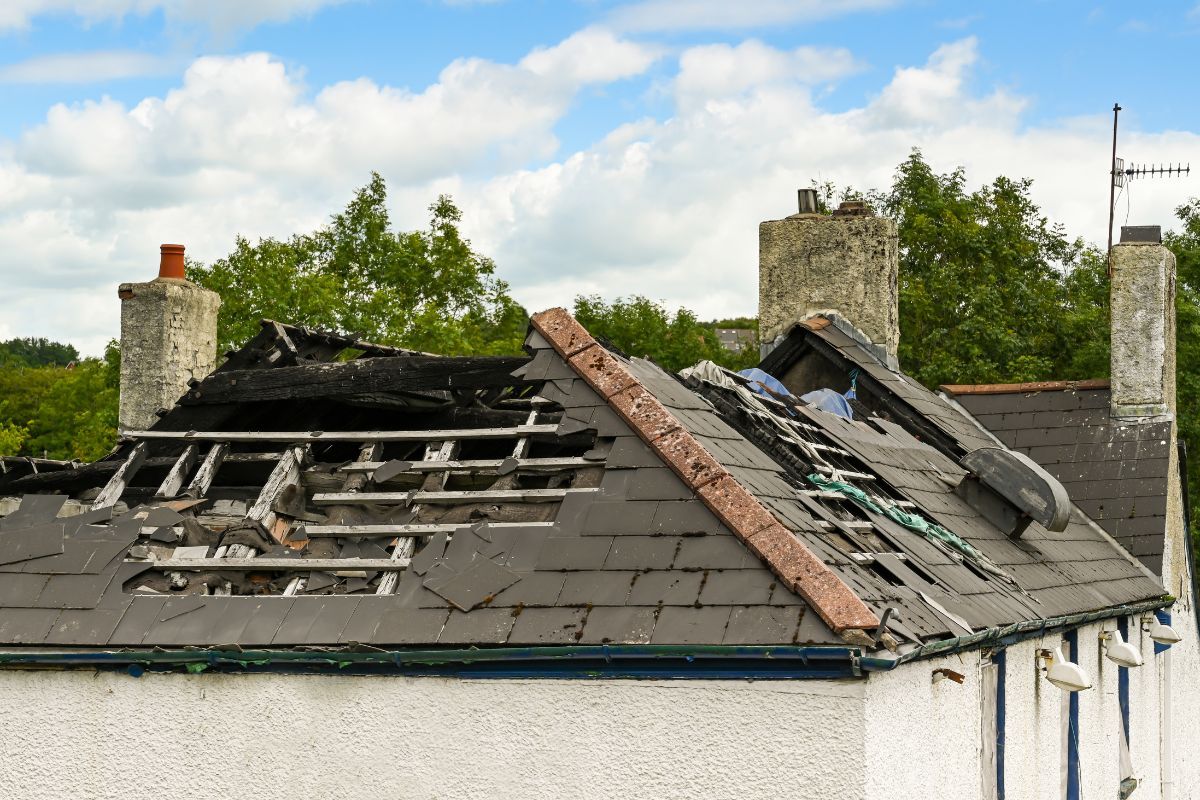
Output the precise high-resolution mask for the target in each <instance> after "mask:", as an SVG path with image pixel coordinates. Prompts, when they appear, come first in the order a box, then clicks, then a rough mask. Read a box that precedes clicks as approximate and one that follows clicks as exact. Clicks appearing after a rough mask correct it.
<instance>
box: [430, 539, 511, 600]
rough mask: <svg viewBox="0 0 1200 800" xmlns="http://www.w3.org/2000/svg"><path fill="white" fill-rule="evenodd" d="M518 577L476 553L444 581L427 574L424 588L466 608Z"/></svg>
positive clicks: (492, 595) (506, 586)
mask: <svg viewBox="0 0 1200 800" xmlns="http://www.w3.org/2000/svg"><path fill="white" fill-rule="evenodd" d="M455 538H457V537H455ZM432 575H433V570H430V572H429V576H432ZM519 580H521V576H520V575H519V574H517V573H515V572H513V571H512V570H510V569H508V568H507V567H502V566H500V565H499V564H497V563H496V562H494V561H492V560H491V559H488V558H484V557H483V556H480V555H479V554H476V555H475V556H474V558H473V559H472V561H471V563H470V565H468V566H467V568H466V569H464V570H463V571H462V572H459V573H458V574H456V575H452V576H450V577H449V578H447V579H445V580H441V579H436V580H435V579H433V578H432V577H428V576H427V577H426V579H425V588H426V589H429V590H430V591H432V592H433V593H434V594H437V595H439V596H441V597H444V598H445V599H446V600H448V601H449V602H450V603H451V604H452V605H454V606H456V607H457V608H459V609H460V610H462V611H470V610H471V609H472V608H474V607H475V606H477V605H480V604H481V603H484V602H486V601H488V600H489V599H490V598H492V597H494V596H495V595H496V593H497V592H499V591H501V590H502V589H507V588H508V587H509V586H512V585H513V584H514V583H516V582H517V581H519Z"/></svg>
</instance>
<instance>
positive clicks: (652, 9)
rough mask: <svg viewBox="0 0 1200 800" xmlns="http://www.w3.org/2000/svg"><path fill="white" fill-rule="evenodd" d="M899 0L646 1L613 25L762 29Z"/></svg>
mask: <svg viewBox="0 0 1200 800" xmlns="http://www.w3.org/2000/svg"><path fill="white" fill-rule="evenodd" d="M898 2H899V0H841V2H837V3H831V2H828V0H754V2H740V3H739V2H730V0H642V2H637V3H630V4H628V5H624V6H620V7H618V8H617V9H615V10H614V11H613V13H612V14H611V16H610V18H609V22H610V23H611V24H612V25H613V26H614V27H616V28H618V29H621V30H634V31H671V30H711V29H725V30H728V29H731V28H732V29H745V28H762V27H766V26H769V25H784V24H789V23H799V22H814V21H816V20H822V19H828V18H830V17H838V16H842V15H845V14H852V13H855V12H858V11H873V10H877V9H882V8H887V7H889V6H894V5H897V3H898Z"/></svg>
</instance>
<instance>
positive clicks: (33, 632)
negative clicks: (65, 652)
mask: <svg viewBox="0 0 1200 800" xmlns="http://www.w3.org/2000/svg"><path fill="white" fill-rule="evenodd" d="M58 615H59V611H58V609H52V608H0V642H3V643H5V644H41V643H42V642H43V641H44V640H45V639H46V636H47V634H49V633H50V629H51V628H52V627H53V626H54V622H55V620H57V619H58Z"/></svg>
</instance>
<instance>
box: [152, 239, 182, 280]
mask: <svg viewBox="0 0 1200 800" xmlns="http://www.w3.org/2000/svg"><path fill="white" fill-rule="evenodd" d="M158 251H159V262H158V277H160V278H175V279H177V280H183V245H181V244H164V245H162V246H161V247H159V248H158Z"/></svg>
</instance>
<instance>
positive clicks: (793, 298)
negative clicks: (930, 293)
mask: <svg viewBox="0 0 1200 800" xmlns="http://www.w3.org/2000/svg"><path fill="white" fill-rule="evenodd" d="M811 191H812V190H808V189H802V190H800V211H801V213H799V214H793V215H792V216H790V217H787V218H786V219H779V220H769V221H767V222H763V223H760V224H759V226H758V324H759V340H760V341H762V342H763V343H764V348H765V349H766V350H768V351H769V350H770V349H771V348H772V347H774V345H775V344H776V343H777V340H778V339H779V337H781V336H783V335H785V334H786V333H787V332H788V331H789V330H790V329H791V328H792V326H793V325H795V324H796V323H797V322H802V321H803V320H805V319H808V318H809V317H811V316H813V315H814V314H819V313H821V312H828V311H836V312H837V313H839V314H840V315H841V316H842V317H844V318H845V319H846V320H848V321H849V322H850V323H851V324H853V325H854V326H855V327H856V328H858V329H859V330H860V331H862V332H863V333H864V334H866V336H867V337H868V338H869V339H870V340H871V342H872V343H873V344H875V345H876V346H878V347H879V348H880V350H881V354H883V355H885V356H886V360H887V362H888V363H889V365H892V366H895V364H896V349H897V348H898V347H899V345H900V311H899V290H898V286H897V280H898V272H899V258H898V247H899V238H898V236H897V233H896V223H895V222H893V221H892V220H890V219H886V218H884V217H877V216H875V212H874V211H872V210H871V209H870V207H868V206H867V204H866V203H862V202H846V203H842V204H841V206H840V207H839V208H838V209H837V211H834V212H833V215H832V216H826V215H824V214H817V213H811V212H812V211H813V210H815V208H816V202H815V196H811V195H806V193H807V192H811ZM814 194H815V193H814Z"/></svg>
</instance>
